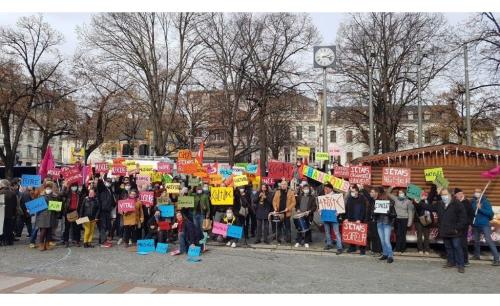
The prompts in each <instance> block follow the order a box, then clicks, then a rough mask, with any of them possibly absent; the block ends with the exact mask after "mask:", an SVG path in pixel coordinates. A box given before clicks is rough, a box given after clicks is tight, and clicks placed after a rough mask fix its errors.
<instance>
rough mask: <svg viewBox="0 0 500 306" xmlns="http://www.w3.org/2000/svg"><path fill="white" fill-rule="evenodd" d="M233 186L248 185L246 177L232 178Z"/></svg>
mask: <svg viewBox="0 0 500 306" xmlns="http://www.w3.org/2000/svg"><path fill="white" fill-rule="evenodd" d="M233 182H234V186H236V187H240V186H246V185H248V177H247V176H246V175H238V176H235V177H233Z"/></svg>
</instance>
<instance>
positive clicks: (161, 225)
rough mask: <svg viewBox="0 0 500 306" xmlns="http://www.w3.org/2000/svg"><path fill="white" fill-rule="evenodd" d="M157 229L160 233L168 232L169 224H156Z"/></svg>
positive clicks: (160, 222)
mask: <svg viewBox="0 0 500 306" xmlns="http://www.w3.org/2000/svg"><path fill="white" fill-rule="evenodd" d="M160 213H161V212H160ZM158 228H159V229H160V231H168V230H169V229H170V222H167V221H159V222H158Z"/></svg>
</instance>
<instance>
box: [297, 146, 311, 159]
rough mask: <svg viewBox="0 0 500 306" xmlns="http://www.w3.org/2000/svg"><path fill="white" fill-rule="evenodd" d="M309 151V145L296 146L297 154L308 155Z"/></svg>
mask: <svg viewBox="0 0 500 306" xmlns="http://www.w3.org/2000/svg"><path fill="white" fill-rule="evenodd" d="M310 152H311V148H309V147H297V155H298V156H303V157H308V156H309V153H310Z"/></svg>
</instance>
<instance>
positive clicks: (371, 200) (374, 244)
mask: <svg viewBox="0 0 500 306" xmlns="http://www.w3.org/2000/svg"><path fill="white" fill-rule="evenodd" d="M358 187H359V192H360V193H361V194H362V195H363V196H364V197H365V198H366V199H367V201H368V207H367V211H366V220H367V222H368V235H367V239H366V246H367V247H368V248H369V249H370V253H371V255H372V256H377V257H379V256H380V255H381V253H382V244H381V243H380V237H379V236H378V231H377V222H376V221H375V215H374V214H373V211H374V210H375V199H377V198H378V190H377V188H374V187H373V188H370V189H369V191H368V190H367V189H365V188H363V185H358Z"/></svg>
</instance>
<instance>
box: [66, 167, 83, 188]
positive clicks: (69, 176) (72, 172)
mask: <svg viewBox="0 0 500 306" xmlns="http://www.w3.org/2000/svg"><path fill="white" fill-rule="evenodd" d="M62 175H63V178H64V180H65V181H66V183H67V184H68V185H70V184H73V183H79V184H80V183H81V182H82V179H83V177H82V173H81V171H80V169H78V168H77V167H73V168H69V169H67V170H66V171H63V172H62Z"/></svg>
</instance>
